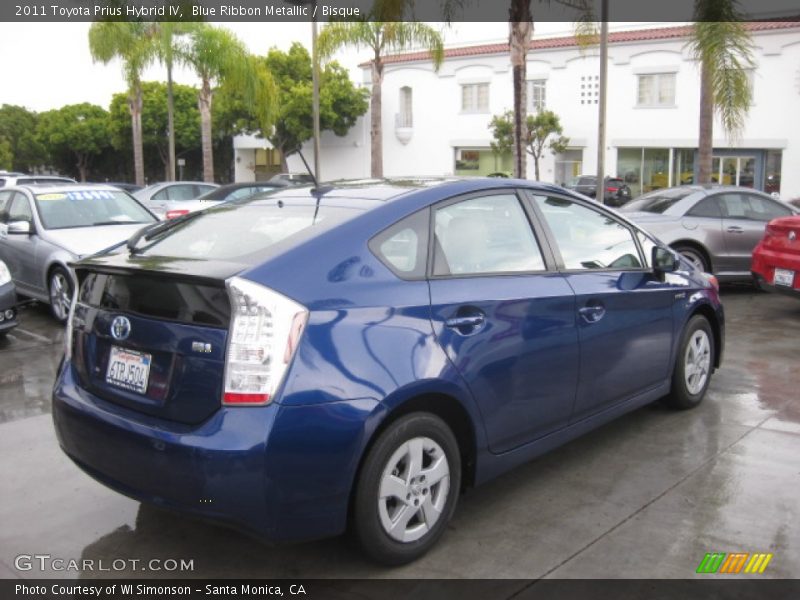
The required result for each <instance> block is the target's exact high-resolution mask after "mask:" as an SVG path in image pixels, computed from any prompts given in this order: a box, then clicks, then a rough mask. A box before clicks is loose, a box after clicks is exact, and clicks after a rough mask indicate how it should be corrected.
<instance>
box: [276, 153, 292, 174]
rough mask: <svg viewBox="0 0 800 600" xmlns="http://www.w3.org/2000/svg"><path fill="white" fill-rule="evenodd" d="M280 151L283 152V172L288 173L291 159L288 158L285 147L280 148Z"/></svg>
mask: <svg viewBox="0 0 800 600" xmlns="http://www.w3.org/2000/svg"><path fill="white" fill-rule="evenodd" d="M278 151H279V152H280V153H281V173H288V172H289V161H288V160H286V153H285V152H284V151H283V148H280V149H279V150H278Z"/></svg>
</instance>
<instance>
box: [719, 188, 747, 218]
mask: <svg viewBox="0 0 800 600" xmlns="http://www.w3.org/2000/svg"><path fill="white" fill-rule="evenodd" d="M717 198H719V200H720V202H721V206H722V216H724V217H728V218H729V219H745V218H746V217H745V215H746V214H747V202H746V201H745V198H744V196H743V195H742V194H720V195H719V196H717Z"/></svg>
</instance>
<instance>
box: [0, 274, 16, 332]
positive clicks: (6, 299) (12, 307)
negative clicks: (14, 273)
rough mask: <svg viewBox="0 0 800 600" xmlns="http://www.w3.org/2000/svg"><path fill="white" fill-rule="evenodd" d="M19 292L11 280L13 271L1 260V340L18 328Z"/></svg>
mask: <svg viewBox="0 0 800 600" xmlns="http://www.w3.org/2000/svg"><path fill="white" fill-rule="evenodd" d="M16 305H17V292H16V289H15V288H14V282H13V281H12V280H11V271H9V270H8V267H7V266H6V263H4V262H3V261H2V260H0V339H3V338H4V337H6V334H7V333H8V332H9V331H11V330H12V329H14V327H16V326H17V309H16Z"/></svg>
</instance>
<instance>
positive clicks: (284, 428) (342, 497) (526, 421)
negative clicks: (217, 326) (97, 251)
mask: <svg viewBox="0 0 800 600" xmlns="http://www.w3.org/2000/svg"><path fill="white" fill-rule="evenodd" d="M531 185H532V184H530V182H519V181H515V180H491V181H490V182H488V183H487V182H486V181H480V180H479V181H459V182H457V183H453V184H448V185H445V186H438V187H430V188H422V189H419V190H416V191H414V192H409V193H404V194H401V195H399V196H398V197H396V198H394V199H392V200H391V201H387V202H385V203H382V204H378V205H377V206H374V207H373V208H371V209H370V210H367V211H365V212H363V213H361V214H359V215H358V216H357V217H355V218H353V219H352V220H350V221H347V222H345V223H343V224H341V225H340V226H338V227H336V228H334V229H331V230H329V231H326V232H325V233H324V234H322V235H320V236H317V237H311V238H310V239H305V240H304V241H303V242H302V243H300V244H299V245H297V246H296V247H294V248H292V249H291V250H290V251H287V252H284V253H282V254H278V255H277V256H274V257H272V258H271V259H270V260H269V261H267V262H265V263H263V264H260V265H258V266H256V267H253V268H250V269H245V270H244V271H242V272H241V273H240V276H241V277H245V278H247V279H251V280H253V281H255V282H259V283H262V284H264V285H267V286H269V287H272V288H274V289H276V290H278V291H279V292H281V293H282V294H284V295H286V296H288V297H290V298H292V299H294V300H295V301H297V302H299V303H301V304H303V305H304V306H306V307H307V308H308V309H309V311H310V316H309V322H308V324H307V327H306V330H305V332H304V334H303V338H302V341H301V343H300V346H299V348H298V351H297V353H296V355H295V357H294V360H293V362H292V364H291V365H290V367H289V370H288V372H287V374H286V377H285V379H284V383H283V385H282V389H281V390H279V392H278V394H277V395H276V397H275V398H274V401H273V402H272V403H271V404H268V405H267V406H261V407H248V408H241V407H219V406H218V407H217V409H216V410H215V411H214V412H213V413H212V414H210V416H208V417H207V418H206V419H205V420H204V421H202V422H200V423H197V424H184V423H178V422H175V421H174V420H167V419H165V418H163V416H162V417H159V416H153V415H148V414H145V413H143V412H141V411H140V410H135V409H134V408H133V407H131V406H129V407H126V406H121V405H119V404H118V403H111V402H108V401H107V400H105V399H103V398H100V397H98V396H97V395H94V394H92V393H91V392H89V391H87V390H85V389H83V388H82V387H81V386H80V385H79V384H78V380H77V376H76V368H75V366H74V364H73V363H72V362H69V361H66V362H65V363H64V365H63V366H62V368H61V370H60V373H59V376H58V380H57V382H56V385H55V388H54V392H53V399H54V402H53V417H54V421H55V424H56V431H57V434H58V437H59V441H60V443H61V446H62V447H63V448H64V450H65V451H66V452H67V454H68V455H69V456H70V457H72V458H73V459H74V460H75V461H76V463H78V464H79V465H80V466H81V467H82V468H84V469H85V470H87V472H89V473H90V474H91V475H93V476H94V477H96V478H98V479H100V480H101V481H103V482H104V483H106V484H107V485H109V486H111V487H113V488H115V489H117V490H119V491H121V492H122V493H125V494H128V495H131V496H133V497H135V498H139V499H141V500H145V501H149V502H154V503H158V504H162V505H165V506H169V507H171V508H178V509H180V510H183V511H187V512H191V513H193V514H196V515H200V516H204V517H210V518H214V519H218V520H222V521H225V522H227V523H229V524H231V525H233V526H236V527H238V528H240V529H243V530H245V531H248V532H250V533H255V534H257V535H259V536H261V537H263V538H267V539H271V540H289V539H308V538H316V537H324V536H329V535H335V534H338V533H340V532H342V531H343V530H344V529H345V527H346V524H347V515H348V506H349V501H350V496H351V492H352V488H353V484H354V482H355V479H356V477H357V474H358V469H359V466H360V464H361V460H362V459H363V456H364V454H365V451H366V449H367V448H368V446H369V444H370V442H371V440H372V439H373V438H374V435H375V433H376V432H377V431H378V430H379V429H380V428H381V427H383V426H384V425H385V423H386V422H387V419H391V418H392V417H393V415H395V414H397V412H398V411H402V410H403V407H404V406H406V404H407V403H408V402H412V401H415V400H417V399H419V398H420V397H431V398H443V397H447V398H450V399H452V400H453V401H454V402H457V403H458V405H460V406H461V407H462V408H463V412H464V414H465V415H467V419H468V421H469V423H470V431H469V435H470V436H472V439H471V442H472V445H473V446H474V448H475V456H474V457H472V463H473V465H474V466H473V467H472V468H474V482H475V483H481V482H484V481H487V480H489V479H491V478H492V477H494V476H496V475H499V474H500V473H502V472H503V471H505V470H507V469H509V468H512V467H513V466H515V465H518V464H520V463H522V462H525V461H527V460H529V459H531V458H533V457H535V456H538V455H539V454H542V453H544V452H546V451H548V450H550V449H552V448H554V447H556V446H558V445H561V444H563V443H564V442H566V441H568V440H570V439H573V438H574V437H577V436H579V435H581V434H582V433H584V432H586V431H588V430H590V429H593V428H595V427H597V426H599V425H601V424H603V423H605V422H607V421H609V420H611V419H613V418H615V417H616V416H619V415H620V414H623V413H625V412H627V411H629V410H632V409H634V408H636V407H638V406H641V405H644V404H646V403H648V402H651V401H653V400H655V399H657V398H658V397H660V396H663V395H664V394H666V393H667V392H668V391H669V386H670V383H669V376H670V373H671V372H672V367H673V365H674V362H675V359H676V347H677V340H679V339H680V335H681V331H682V329H683V327H684V325H685V323H686V322H687V321H688V319H689V318H690V316H691V315H692V314H693V313H695V312H696V311H698V310H704V311H708V314H709V315H711V316H712V319H715V320H716V323H714V327H715V328H716V330H717V331H718V333H719V337H720V340H722V339H724V337H723V336H724V329H723V325H724V321H723V316H722V308H721V305H720V303H719V298H718V296H717V294H716V292H715V291H714V290H713V288H711V287H710V285H709V284H708V283H707V282H706V281H705V280H704V279H702V278H701V277H700V276H699V275H696V274H693V273H688V272H687V273H681V274H667V276H666V278H665V280H664V281H663V282H661V281H659V280H658V279H657V277H656V276H655V275H653V274H652V273H649V272H633V273H631V272H628V273H618V272H617V273H561V272H548V273H538V274H521V275H514V276H502V277H479V278H470V279H457V278H447V279H430V280H422V281H402V280H400V279H398V278H397V277H396V276H395V275H394V274H392V273H391V272H390V271H389V269H388V268H387V267H386V266H384V265H383V264H382V263H381V262H380V261H379V260H378V259H377V258H376V257H375V256H374V255H373V254H372V253H371V252H370V251H369V249H368V247H367V242H368V240H369V238H371V237H372V236H373V235H375V234H377V233H378V232H380V231H381V230H383V229H384V228H386V227H387V226H389V225H391V224H392V223H394V222H396V221H398V220H399V219H401V218H403V217H405V216H407V215H409V214H412V213H413V212H415V211H416V210H419V209H421V208H424V207H427V206H429V205H431V204H432V203H435V202H438V201H440V200H444V199H446V198H451V197H453V196H457V195H460V194H467V193H470V192H474V191H478V190H484V189H488V188H493V189H497V188H517V187H529V186H531ZM535 185H537V187H536V190H537V191H538V192H542V191H545V192H550V193H554V194H559V195H563V194H564V191H563V190H561V189H560V188H554V187H550V186H539V185H538V184H535ZM548 256H549V255H548ZM298 265H302V269H300V270H299V269H298ZM573 290H574V292H573ZM682 292H686V294H685V297H684V298H685V299H676V296H675V295H676V294H680V293H682ZM642 297H644V298H646V299H645V300H641V301H640V300H635V298H642ZM597 299H599V300H601V301H602V302H603V303H604V304H605V308H606V311H607V314H606V316H605V317H604V319H603V320H601V321H600V322H599V323H592V324H589V323H586V322H583V321H582V320H581V319H580V318H579V317H578V313H577V308H579V307H580V306H582V305H583V303H585V302H587V301H589V300H597ZM465 305H468V306H472V307H473V308H477V309H480V310H482V311H483V312H484V313H485V314H486V322H485V325H484V326H483V327H482V328H481V329H480V331H475V332H472V331H468V330H467V331H461V332H459V331H455V330H453V329H452V328H448V327H447V326H446V325H445V324H444V321H445V320H446V319H447V318H450V317H452V316H454V313H455V312H456V311H457V309H458V308H459V307H463V306H465ZM107 318H108V314H106V315H100V316H98V315H93V316H92V319H95V320H103V323H105V321H104V320H106V319H107ZM606 319H608V320H607V321H606ZM90 320H91V319H90ZM604 321H605V322H604ZM181 327H186V326H181V325H177V324H168V323H160V322H155V321H152V320H151V322H150V323H148V322H146V321H145V320H142V321H141V322H133V331H134V332H138V333H134V334H133V335H139V336H141V337H140V338H134V340H135V341H137V340H139V341H140V342H141V344H142V346H143V347H144V348H146V347H148V345H151V346H152V344H157V343H166V344H171V345H173V346H174V345H175V344H178V343H184V342H185V340H187V339H189V338H192V339H193V336H195V337H196V333H197V332H198V331H202V328H200V329H198V328H196V327H189V328H187V329H186V330H185V331H182V330H181ZM225 335H226V333H225V332H224V331H220V330H214V331H213V333H212V334H210V336H209V337H208V340H210V341H211V342H213V343H214V344H215V347H224V345H221V344H222V343H223V341H224V336H225ZM151 336H152V338H153V339H148V338H149V337H151ZM220 336H222V337H220ZM203 339H205V338H203ZM156 340H161V341H160V342H157V341H156ZM719 353H720V354H721V348H719ZM525 356H528V357H530V358H531V361H530V363H526V362H524V361H523V360H522V357H525ZM220 358H221V357H220V356H219V355H217V354H215V355H214V356H212V357H209V360H212V361H215V363H216V362H219V360H220ZM717 359H719V356H718V357H717ZM717 362H718V361H717ZM200 366H202V365H200ZM206 366H207V367H209V366H211V363H206ZM590 385H592V386H593V388H592V387H590ZM211 387H212V389H211V390H208V389H206V390H204V391H200V390H199V389H198V390H196V393H197V394H208V393H209V391H211V392H212V393H216V391H215V390H216V387H215V386H211ZM623 392H624V393H623ZM187 398H188V396H187ZM434 401H435V400H434ZM467 479H471V478H470V477H467Z"/></svg>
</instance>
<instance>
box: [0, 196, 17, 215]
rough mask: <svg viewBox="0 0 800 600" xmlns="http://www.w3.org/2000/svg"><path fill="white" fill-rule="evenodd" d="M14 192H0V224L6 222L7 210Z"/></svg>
mask: <svg viewBox="0 0 800 600" xmlns="http://www.w3.org/2000/svg"><path fill="white" fill-rule="evenodd" d="M13 194H14V192H0V223H7V222H8V209H9V208H10V207H11V196H12V195H13Z"/></svg>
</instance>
